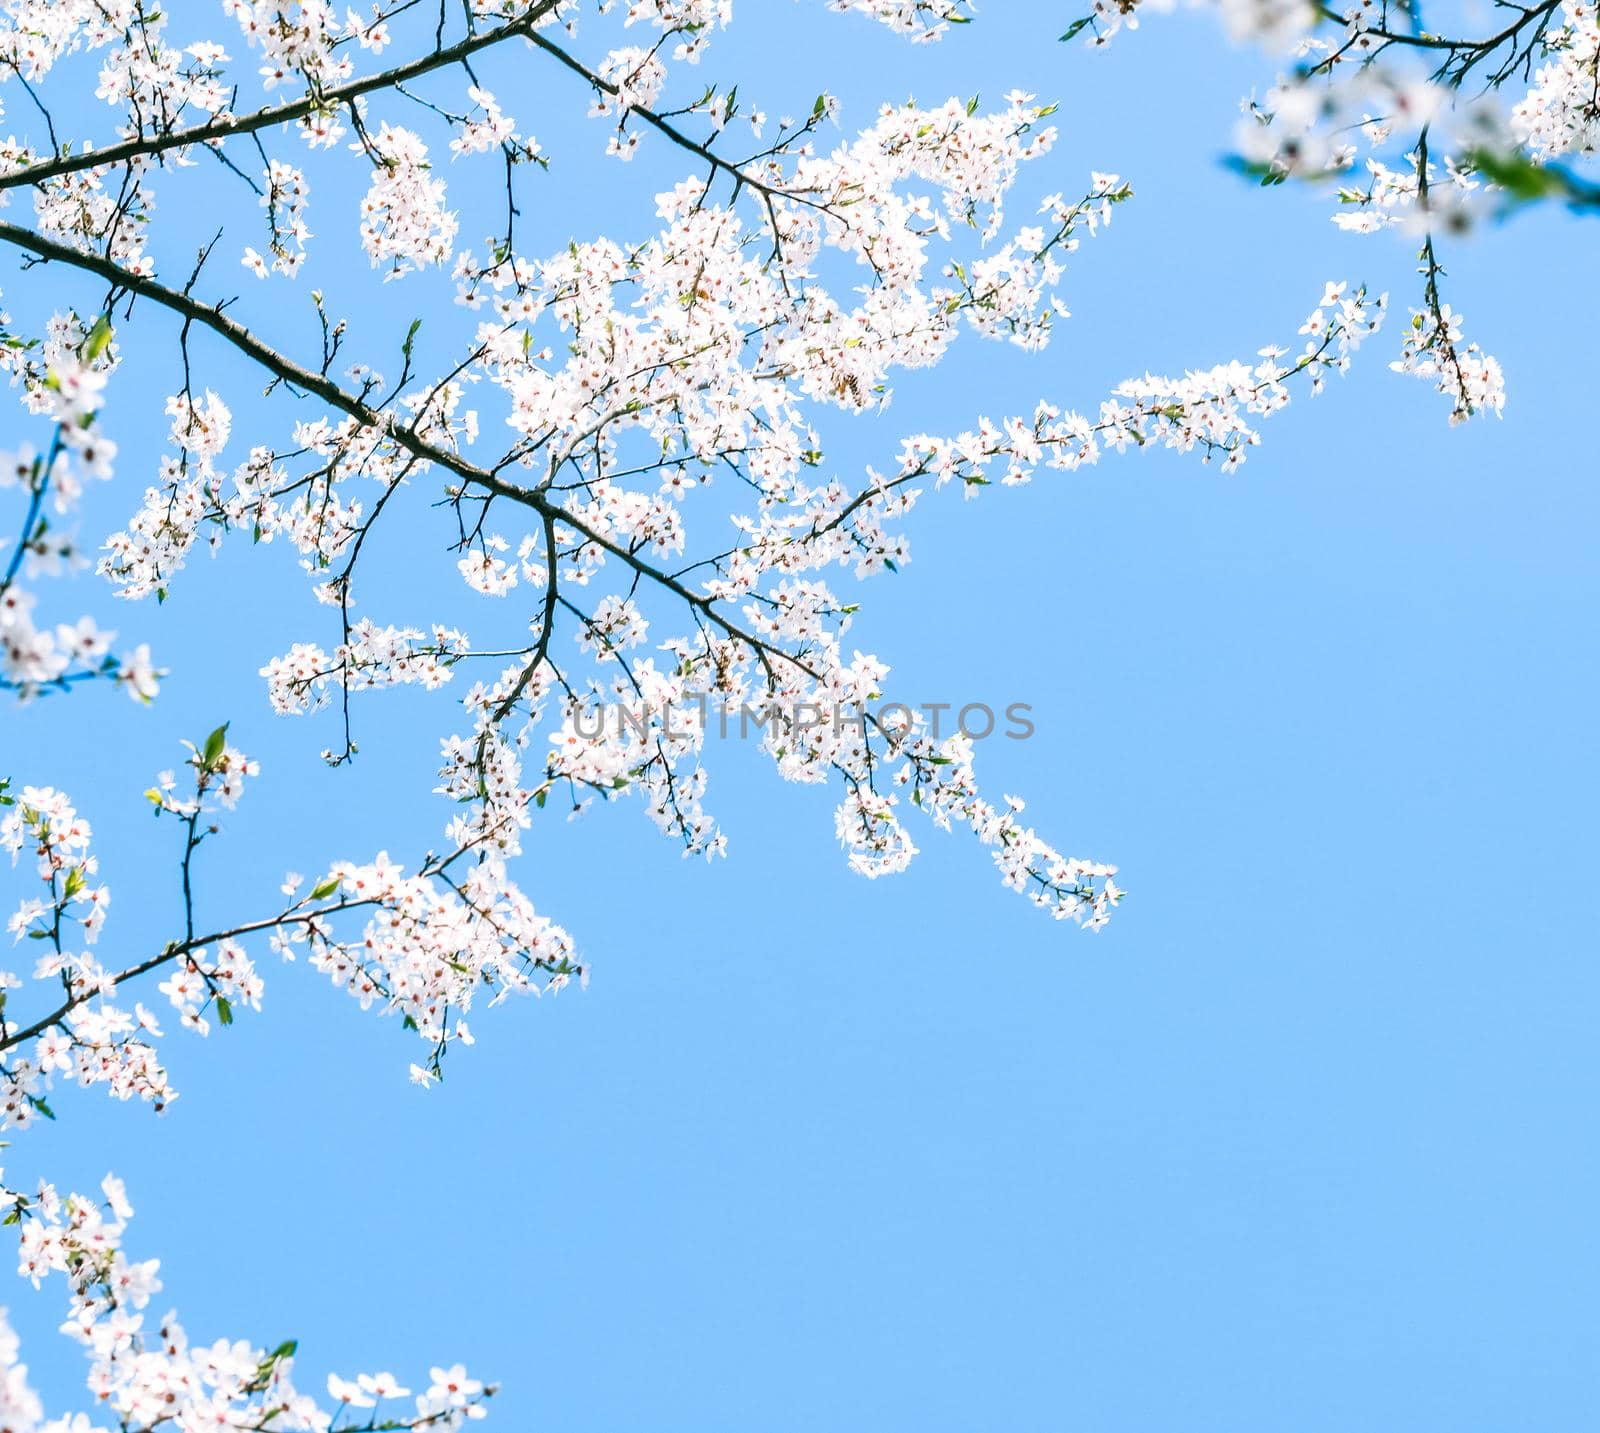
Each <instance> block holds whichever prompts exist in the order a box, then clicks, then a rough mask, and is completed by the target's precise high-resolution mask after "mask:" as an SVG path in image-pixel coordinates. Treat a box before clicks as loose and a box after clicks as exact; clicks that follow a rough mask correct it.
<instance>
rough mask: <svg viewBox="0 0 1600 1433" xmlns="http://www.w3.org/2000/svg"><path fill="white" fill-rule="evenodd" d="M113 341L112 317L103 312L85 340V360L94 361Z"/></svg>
mask: <svg viewBox="0 0 1600 1433" xmlns="http://www.w3.org/2000/svg"><path fill="white" fill-rule="evenodd" d="M110 343H111V319H110V317H109V316H108V315H106V314H101V315H100V317H99V318H97V319H96V320H95V321H94V327H93V328H91V329H90V330H89V336H88V338H86V339H84V341H83V361H84V362H85V363H93V362H94V361H95V359H97V358H99V357H100V355H101V354H102V353H104V352H105V351H106V349H107V347H108V346H109V345H110Z"/></svg>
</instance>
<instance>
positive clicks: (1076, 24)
mask: <svg viewBox="0 0 1600 1433" xmlns="http://www.w3.org/2000/svg"><path fill="white" fill-rule="evenodd" d="M1093 19H1094V16H1093V15H1085V16H1084V17H1083V19H1081V20H1074V21H1073V22H1072V23H1071V24H1070V25H1068V26H1067V33H1066V34H1064V35H1063V36H1062V37H1061V38H1062V39H1063V40H1075V39H1077V38H1078V36H1079V35H1080V34H1081V33H1082V32H1083V30H1084V29H1085V28H1086V27H1087V26H1088V25H1089V24H1090V23H1091V22H1092V21H1093Z"/></svg>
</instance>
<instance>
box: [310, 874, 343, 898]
mask: <svg viewBox="0 0 1600 1433" xmlns="http://www.w3.org/2000/svg"><path fill="white" fill-rule="evenodd" d="M338 889H339V878H338V877H337V876H329V877H328V879H327V880H325V881H324V882H322V884H321V885H319V886H318V887H317V888H316V889H315V890H313V891H312V892H311V899H312V900H314V901H325V900H327V899H328V897H329V896H331V895H332V894H333V893H334V892H335V891H336V890H338Z"/></svg>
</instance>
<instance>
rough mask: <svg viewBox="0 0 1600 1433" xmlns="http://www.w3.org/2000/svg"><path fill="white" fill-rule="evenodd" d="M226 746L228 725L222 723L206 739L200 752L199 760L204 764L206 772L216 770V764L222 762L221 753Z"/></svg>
mask: <svg viewBox="0 0 1600 1433" xmlns="http://www.w3.org/2000/svg"><path fill="white" fill-rule="evenodd" d="M227 744H228V724H227V722H223V724H222V725H221V726H219V727H218V728H217V729H216V730H215V731H214V732H212V733H211V735H210V736H208V737H207V738H206V744H205V746H204V748H203V749H202V750H201V752H200V760H201V761H202V762H203V763H204V764H205V766H206V769H207V770H208V771H209V770H215V769H216V765H217V763H218V762H219V761H221V760H222V752H223V749H224V748H225V747H226V746H227Z"/></svg>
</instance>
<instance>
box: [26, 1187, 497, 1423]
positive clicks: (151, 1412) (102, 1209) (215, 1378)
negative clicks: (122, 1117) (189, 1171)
mask: <svg viewBox="0 0 1600 1433" xmlns="http://www.w3.org/2000/svg"><path fill="white" fill-rule="evenodd" d="M0 1202H3V1204H4V1206H5V1208H6V1209H7V1211H8V1212H7V1216H6V1223H7V1224H10V1225H14V1226H16V1228H17V1232H18V1265H17V1267H18V1272H19V1273H20V1274H21V1275H22V1277H23V1278H25V1279H28V1280H30V1281H31V1282H32V1284H33V1285H34V1287H35V1288H38V1287H39V1286H40V1285H41V1284H42V1283H43V1282H44V1281H45V1280H47V1279H48V1280H54V1279H55V1278H56V1277H59V1278H60V1279H61V1280H62V1282H63V1283H65V1285H66V1289H67V1295H68V1311H67V1318H66V1321H65V1323H63V1325H62V1332H63V1333H64V1334H65V1335H66V1336H67V1337H68V1338H70V1339H71V1340H73V1341H74V1342H75V1343H77V1344H79V1345H80V1346H81V1347H82V1349H83V1352H84V1355H85V1356H86V1357H87V1359H88V1360H89V1372H88V1377H87V1385H88V1389H89V1393H90V1397H91V1400H92V1401H91V1407H92V1409H93V1410H94V1411H93V1413H92V1414H85V1413H76V1414H73V1415H71V1416H69V1417H64V1418H54V1419H49V1420H48V1421H47V1419H46V1415H45V1410H44V1406H43V1404H42V1402H41V1400H40V1398H39V1396H38V1395H37V1393H35V1391H34V1390H33V1388H32V1386H31V1385H30V1383H29V1381H28V1376H27V1374H28V1370H27V1368H26V1366H25V1365H23V1364H21V1363H20V1362H19V1361H18V1358H19V1353H20V1346H19V1342H18V1340H17V1337H16V1335H15V1333H13V1332H12V1329H11V1327H10V1324H9V1322H7V1320H6V1318H5V1314H4V1311H3V1310H0V1427H4V1428H5V1429H7V1430H8V1433H104V1430H106V1429H107V1428H110V1427H115V1428H118V1429H122V1430H125V1433H148V1430H153V1429H157V1428H181V1429H196V1430H198V1429H201V1428H229V1429H248V1430H258V1433H264V1430H266V1429H268V1428H271V1429H275V1430H276V1429H293V1430H306V1433H328V1430H329V1429H330V1428H331V1427H333V1425H334V1423H335V1421H336V1420H338V1419H339V1418H340V1417H341V1415H346V1414H348V1413H349V1411H350V1410H355V1409H375V1410H381V1412H378V1413H376V1414H375V1415H373V1416H370V1417H369V1419H368V1421H367V1422H365V1423H364V1424H362V1423H356V1422H352V1421H345V1422H344V1423H343V1425H342V1426H343V1428H344V1429H345V1431H346V1433H360V1430H361V1429H363V1428H365V1429H368V1430H372V1429H376V1428H379V1427H382V1428H392V1429H401V1428H404V1429H412V1430H421V1429H438V1430H453V1429H458V1428H461V1427H462V1426H463V1425H464V1424H466V1423H467V1422H469V1421H473V1420H476V1419H480V1418H482V1417H483V1416H484V1415H485V1413H486V1411H487V1410H486V1402H487V1400H488V1399H489V1398H490V1397H491V1396H492V1395H493V1393H494V1391H495V1390H494V1389H493V1388H492V1387H489V1386H486V1385H485V1384H484V1383H483V1382H482V1381H481V1380H479V1379H475V1378H471V1377H469V1376H468V1375H467V1372H466V1370H465V1368H463V1367H462V1366H461V1365H460V1364H456V1365H454V1366H452V1367H448V1368H439V1367H436V1368H434V1369H433V1370H432V1372H431V1375H430V1382H429V1384H428V1387H427V1388H426V1389H425V1390H424V1391H423V1392H421V1393H418V1394H416V1395H415V1396H414V1397H413V1395H412V1394H411V1391H410V1390H409V1389H407V1388H403V1387H401V1386H400V1384H399V1383H398V1382H397V1380H396V1379H395V1378H394V1376H393V1375H392V1374H389V1373H374V1374H368V1373H362V1374H358V1375H357V1376H356V1377H355V1378H354V1379H345V1378H341V1377H339V1376H338V1375H330V1376H329V1378H328V1380H327V1398H326V1401H323V1400H319V1399H318V1398H316V1397H314V1396H312V1395H311V1394H308V1393H304V1392H302V1391H301V1390H300V1389H299V1388H298V1387H297V1386H296V1383H295V1355H296V1353H297V1345H296V1343H295V1342H294V1341H293V1340H288V1341H285V1342H283V1343H280V1344H278V1345H277V1346H276V1347H275V1348H271V1349H268V1348H264V1347H259V1346H257V1345H255V1344H252V1343H250V1342H248V1341H246V1340H244V1339H217V1340H216V1341H214V1342H212V1343H209V1344H206V1343H197V1342H193V1341H191V1339H190V1337H189V1335H188V1333H187V1331H186V1330H185V1328H184V1326H183V1325H182V1324H181V1323H180V1322H179V1321H178V1317H177V1315H176V1314H175V1313H168V1314H166V1315H164V1316H163V1317H161V1318H160V1319H159V1320H158V1319H155V1318H153V1317H151V1316H150V1315H149V1314H148V1313H147V1310H148V1309H149V1308H150V1306H151V1305H150V1301H151V1300H152V1299H153V1298H154V1297H155V1296H156V1295H157V1294H159V1293H161V1292H162V1283H161V1278H160V1260H158V1259H133V1258H130V1257H129V1256H128V1254H127V1253H126V1252H125V1250H124V1247H123V1240H124V1236H125V1235H126V1232H127V1226H128V1221H129V1220H130V1219H131V1218H132V1216H133V1209H132V1206H131V1205H130V1204H129V1202H128V1196H127V1192H126V1190H125V1189H124V1188H123V1184H122V1181H121V1180H120V1179H117V1178H115V1177H113V1176H111V1175H107V1176H106V1178H105V1179H104V1181H103V1182H102V1184H101V1198H99V1199H96V1198H93V1197H90V1196H86V1195H83V1194H77V1193H71V1194H61V1193H58V1192H57V1190H56V1189H55V1188H54V1187H53V1186H52V1185H50V1184H43V1183H41V1184H40V1185H39V1186H38V1187H37V1188H36V1189H35V1190H34V1191H33V1192H31V1193H27V1192H23V1191H20V1190H14V1189H10V1188H7V1187H5V1186H4V1185H0ZM408 1399H409V1400H411V1402H410V1403H409V1405H408V1404H407V1403H406V1402H404V1401H403V1400H408ZM380 1419H381V1420H382V1421H379V1420H380Z"/></svg>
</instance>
